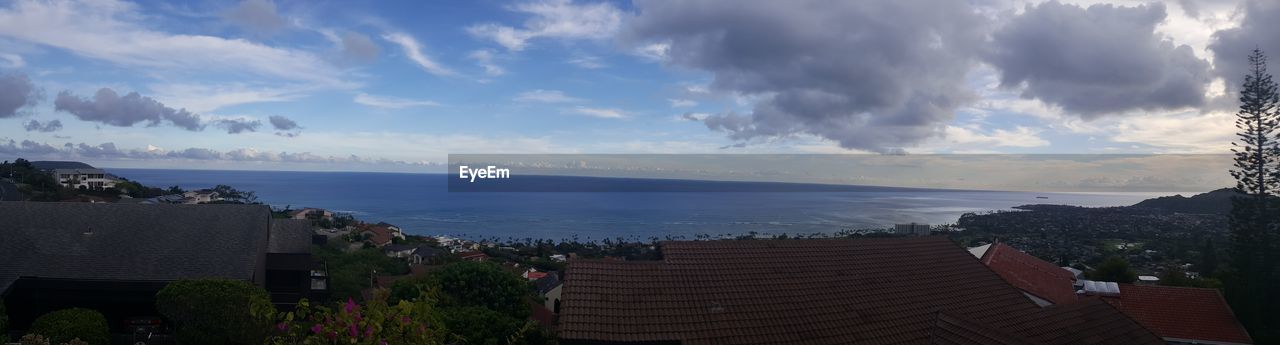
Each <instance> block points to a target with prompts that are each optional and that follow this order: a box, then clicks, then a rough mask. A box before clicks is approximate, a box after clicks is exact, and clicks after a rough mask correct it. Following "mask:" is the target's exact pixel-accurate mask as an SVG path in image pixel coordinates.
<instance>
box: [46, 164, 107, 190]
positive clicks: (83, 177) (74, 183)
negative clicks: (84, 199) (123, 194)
mask: <svg viewBox="0 0 1280 345" xmlns="http://www.w3.org/2000/svg"><path fill="white" fill-rule="evenodd" d="M50 174H52V175H53V179H54V180H57V181H58V183H61V184H62V185H63V186H65V187H69V188H82V189H93V190H103V189H107V188H115V186H116V181H119V180H118V179H117V178H115V177H114V176H111V175H110V174H107V172H106V171H104V170H102V169H97V168H88V169H84V168H75V169H53V170H51V172H50Z"/></svg>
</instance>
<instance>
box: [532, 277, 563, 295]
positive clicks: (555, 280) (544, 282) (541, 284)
mask: <svg viewBox="0 0 1280 345" xmlns="http://www.w3.org/2000/svg"><path fill="white" fill-rule="evenodd" d="M533 285H534V286H536V287H537V288H538V294H539V295H545V294H547V293H548V292H551V290H553V289H555V288H556V286H560V274H559V273H556V272H547V275H545V276H542V278H538V279H537V280H534V281H533Z"/></svg>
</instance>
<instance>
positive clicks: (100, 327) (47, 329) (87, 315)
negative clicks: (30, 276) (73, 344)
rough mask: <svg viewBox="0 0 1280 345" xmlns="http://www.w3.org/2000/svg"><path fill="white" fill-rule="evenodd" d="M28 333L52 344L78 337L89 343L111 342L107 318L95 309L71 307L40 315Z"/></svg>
mask: <svg viewBox="0 0 1280 345" xmlns="http://www.w3.org/2000/svg"><path fill="white" fill-rule="evenodd" d="M27 333H29V334H36V335H42V336H44V338H45V339H48V340H49V342H50V343H52V344H62V343H67V342H70V341H71V340H72V339H80V340H81V341H84V342H86V343H89V345H107V344H108V343H109V342H111V333H110V329H108V328H107V318H106V317H104V316H102V313H99V312H98V311H96V310H92V309H82V308H71V309H63V310H58V311H54V312H51V313H48V314H44V315H41V316H40V317H39V318H36V321H35V322H32V323H31V329H28V330H27Z"/></svg>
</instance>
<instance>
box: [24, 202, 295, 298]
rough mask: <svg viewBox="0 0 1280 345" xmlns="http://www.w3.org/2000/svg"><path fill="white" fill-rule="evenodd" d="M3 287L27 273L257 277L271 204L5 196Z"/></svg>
mask: <svg viewBox="0 0 1280 345" xmlns="http://www.w3.org/2000/svg"><path fill="white" fill-rule="evenodd" d="M0 219H4V224H3V226H0V238H2V239H3V240H0V291H4V290H6V289H8V288H9V285H10V284H12V283H13V282H14V281H15V280H17V279H18V278H19V277H41V278H65V279H85V280H134V281H138V280H154V281H169V280H176V279H180V278H194V277H218V278H230V279H243V280H249V279H252V278H253V274H254V272H255V268H256V267H257V263H258V256H259V255H260V254H261V253H263V252H264V251H265V250H266V249H267V237H268V230H269V225H268V222H269V221H270V220H271V209H270V208H268V207H267V206H263V205H159V204H115V203H107V204H103V203H57V202H0Z"/></svg>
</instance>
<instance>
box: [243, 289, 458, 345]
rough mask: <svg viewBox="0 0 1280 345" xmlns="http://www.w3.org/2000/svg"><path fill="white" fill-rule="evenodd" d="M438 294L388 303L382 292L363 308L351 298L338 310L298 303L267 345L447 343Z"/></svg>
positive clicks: (281, 316)
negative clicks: (439, 313) (437, 310)
mask: <svg viewBox="0 0 1280 345" xmlns="http://www.w3.org/2000/svg"><path fill="white" fill-rule="evenodd" d="M433 296H435V294H434V293H433V292H424V293H422V294H421V295H420V296H419V297H418V298H417V299H414V300H409V301H400V302H399V303H396V304H395V305H389V304H387V302H386V297H387V296H386V293H385V292H383V291H379V292H377V293H376V296H375V298H373V300H371V301H368V302H366V303H365V304H364V305H360V304H357V303H356V302H355V301H353V300H351V299H348V300H347V302H346V303H344V304H342V305H340V306H338V307H337V308H336V309H330V308H328V307H325V306H312V305H311V304H310V303H309V302H308V301H306V300H303V301H301V302H298V307H297V309H296V310H294V311H292V312H286V313H280V320H279V322H278V323H277V324H276V332H277V335H275V336H273V337H271V338H269V339H268V341H267V343H268V344H273V345H284V344H370V345H386V344H413V345H435V344H444V342H445V338H446V337H447V335H448V331H447V330H446V329H445V328H444V323H442V322H440V321H439V316H438V314H437V312H436V310H435V299H434V297H433Z"/></svg>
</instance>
